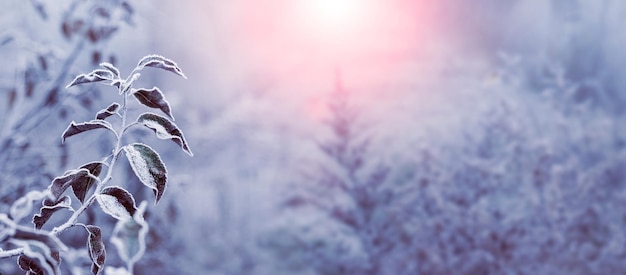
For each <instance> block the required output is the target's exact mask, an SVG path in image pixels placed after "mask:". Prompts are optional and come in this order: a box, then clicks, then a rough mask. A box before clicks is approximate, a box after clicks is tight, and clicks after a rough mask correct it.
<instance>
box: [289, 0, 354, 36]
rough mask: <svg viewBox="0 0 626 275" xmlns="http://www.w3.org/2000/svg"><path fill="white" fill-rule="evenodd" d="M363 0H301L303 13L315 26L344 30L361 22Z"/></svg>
mask: <svg viewBox="0 0 626 275" xmlns="http://www.w3.org/2000/svg"><path fill="white" fill-rule="evenodd" d="M363 2H365V1H362V0H300V4H301V5H300V9H301V14H303V15H304V16H305V18H306V19H307V20H308V21H309V24H311V25H312V26H313V27H315V28H318V29H323V30H326V31H333V30H334V31H343V30H345V29H348V28H352V27H354V26H355V25H357V24H359V23H360V22H359V20H361V19H362V16H363Z"/></svg>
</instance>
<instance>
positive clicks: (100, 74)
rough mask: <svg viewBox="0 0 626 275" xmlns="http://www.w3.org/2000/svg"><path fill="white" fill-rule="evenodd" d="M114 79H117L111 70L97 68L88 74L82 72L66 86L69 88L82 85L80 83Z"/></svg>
mask: <svg viewBox="0 0 626 275" xmlns="http://www.w3.org/2000/svg"><path fill="white" fill-rule="evenodd" d="M113 79H115V76H114V75H113V73H112V72H111V71H109V70H102V69H97V70H94V71H93V72H90V73H88V74H80V75H78V76H77V77H76V78H74V80H72V82H70V84H68V85H67V86H66V87H65V88H66V89H67V88H69V87H72V86H76V85H80V84H85V83H95V82H100V81H105V80H113Z"/></svg>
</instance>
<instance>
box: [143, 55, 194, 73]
mask: <svg viewBox="0 0 626 275" xmlns="http://www.w3.org/2000/svg"><path fill="white" fill-rule="evenodd" d="M145 67H153V68H159V69H163V70H166V71H170V72H173V73H175V74H177V75H180V76H182V77H183V78H187V76H185V74H184V73H183V71H182V70H181V69H180V68H179V67H178V65H177V64H176V62H174V61H172V60H169V59H167V58H165V57H163V56H160V55H148V56H145V57H143V58H142V59H141V60H139V63H138V64H137V70H141V69H143V68H145Z"/></svg>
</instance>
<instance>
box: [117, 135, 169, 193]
mask: <svg viewBox="0 0 626 275" xmlns="http://www.w3.org/2000/svg"><path fill="white" fill-rule="evenodd" d="M123 149H124V152H125V153H126V157H127V158H128V161H129V162H130V167H131V168H132V169H133V171H134V172H135V175H137V177H138V178H139V180H140V181H141V183H143V184H144V185H145V186H148V187H149V188H151V189H152V190H153V191H154V195H155V196H156V202H157V203H158V202H159V200H160V199H161V196H163V192H164V191H165V186H166V183H167V169H166V168H165V164H163V161H161V157H159V154H158V153H157V152H155V151H154V150H153V149H152V148H150V147H149V146H148V145H145V144H142V143H133V144H129V145H126V146H124V147H123Z"/></svg>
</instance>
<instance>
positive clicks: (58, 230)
mask: <svg viewBox="0 0 626 275" xmlns="http://www.w3.org/2000/svg"><path fill="white" fill-rule="evenodd" d="M123 96H124V102H123V104H122V125H121V127H120V134H119V135H116V136H117V141H116V143H115V148H114V149H113V157H112V158H111V162H110V163H109V165H108V168H107V174H106V176H105V177H104V180H103V181H101V182H98V184H97V185H96V190H95V191H94V192H93V194H92V195H91V197H89V199H87V201H85V203H84V204H83V205H81V206H80V208H78V209H77V210H76V211H75V212H74V214H72V216H70V218H69V219H68V220H67V221H66V222H65V223H63V224H62V225H60V226H57V227H55V228H54V229H52V231H51V232H50V234H51V235H59V234H61V233H62V232H63V231H65V230H67V229H68V228H70V227H72V226H74V225H76V222H77V221H78V218H79V217H80V215H81V214H82V213H83V212H85V210H87V208H88V207H89V206H90V205H91V204H92V203H93V201H94V200H95V199H96V195H98V194H100V191H102V188H103V187H104V186H105V185H107V183H108V182H109V181H111V179H112V178H113V176H112V175H113V166H115V162H116V161H117V157H118V155H119V151H120V149H121V147H122V135H123V134H124V131H125V130H126V112H127V110H128V107H127V106H126V102H127V95H126V94H124V95H123Z"/></svg>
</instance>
